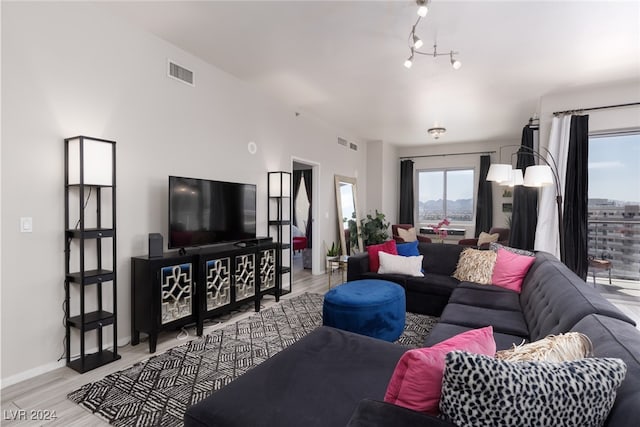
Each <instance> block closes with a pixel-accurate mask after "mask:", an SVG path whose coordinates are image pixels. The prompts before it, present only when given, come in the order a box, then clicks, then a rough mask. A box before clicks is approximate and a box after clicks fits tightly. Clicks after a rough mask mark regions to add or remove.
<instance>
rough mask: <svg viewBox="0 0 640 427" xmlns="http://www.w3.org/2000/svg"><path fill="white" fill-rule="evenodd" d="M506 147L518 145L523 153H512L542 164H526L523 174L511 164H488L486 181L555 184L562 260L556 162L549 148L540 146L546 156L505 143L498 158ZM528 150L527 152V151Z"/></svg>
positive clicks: (511, 183)
mask: <svg viewBox="0 0 640 427" xmlns="http://www.w3.org/2000/svg"><path fill="white" fill-rule="evenodd" d="M508 147H518V148H519V149H520V150H525V151H526V152H525V153H522V152H520V151H518V153H514V154H513V155H514V156H515V155H519V154H531V155H533V156H535V157H536V158H538V159H541V160H542V161H543V162H544V163H545V164H544V165H532V166H528V167H527V168H526V169H525V171H524V175H523V173H522V170H521V169H513V166H512V165H511V164H503V163H495V164H492V165H491V166H489V172H488V173H487V181H493V182H497V183H498V184H499V185H509V186H510V187H513V186H517V185H524V186H525V187H546V186H549V185H555V190H556V204H557V206H558V233H559V241H560V258H561V260H562V261H564V244H565V242H564V225H563V219H562V188H561V186H560V175H559V172H558V164H557V163H556V159H554V157H553V155H552V154H551V152H550V151H549V150H547V149H546V148H545V147H540V148H542V149H543V150H544V152H545V153H546V155H547V156H546V157H545V156H543V155H542V154H540V152H539V151H536V150H534V149H533V148H529V147H527V146H523V145H515V144H513V145H505V146H502V147H500V160H502V149H503V148H508ZM527 152H528V153H527Z"/></svg>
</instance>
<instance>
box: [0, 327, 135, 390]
mask: <svg viewBox="0 0 640 427" xmlns="http://www.w3.org/2000/svg"><path fill="white" fill-rule="evenodd" d="M129 341H130V337H125V338H121V339H119V340H118V346H123V345H126V344H128V343H129ZM109 347H110V344H106V346H105V348H109ZM97 351H98V347H94V348H90V349H87V351H86V352H87V353H95V352H97ZM78 356H79V354H77V355H73V356H72V359H73V358H75V357H78ZM66 364H67V361H66V359H63V360H60V361H57V362H51V363H47V364H44V365H41V366H37V367H35V368H32V369H28V370H26V371H23V372H19V373H17V374H15V375H11V376H9V377H7V378H2V379H0V390H2V389H4V388H6V387H9V386H12V385H14V384H18V383H21V382H22V381H26V380H29V379H31V378H34V377H37V376H39V375H43V374H46V373H48V372H51V371H55V370H56V369H59V368H62V367H65V366H66ZM73 372H75V371H73Z"/></svg>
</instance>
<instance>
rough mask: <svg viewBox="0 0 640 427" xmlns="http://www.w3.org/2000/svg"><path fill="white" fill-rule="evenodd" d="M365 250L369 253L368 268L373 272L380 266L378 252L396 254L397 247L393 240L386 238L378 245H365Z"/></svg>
mask: <svg viewBox="0 0 640 427" xmlns="http://www.w3.org/2000/svg"><path fill="white" fill-rule="evenodd" d="M367 252H368V253H369V270H370V271H371V272H373V273H377V272H378V269H379V268H380V257H379V256H378V252H386V253H388V254H391V255H398V248H397V247H396V241H395V240H387V241H386V242H384V243H380V244H379V245H371V246H367Z"/></svg>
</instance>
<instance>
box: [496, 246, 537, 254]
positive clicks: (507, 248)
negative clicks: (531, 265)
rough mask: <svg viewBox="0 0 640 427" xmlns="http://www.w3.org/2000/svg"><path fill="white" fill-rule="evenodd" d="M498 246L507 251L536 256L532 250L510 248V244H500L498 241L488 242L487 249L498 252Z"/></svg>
mask: <svg viewBox="0 0 640 427" xmlns="http://www.w3.org/2000/svg"><path fill="white" fill-rule="evenodd" d="M500 248H502V249H504V250H505V251H509V252H512V253H514V254H518V255H525V256H536V254H535V253H534V252H531V251H527V250H525V249H518V248H512V247H510V246H504V245H501V244H500V243H489V249H491V250H492V251H494V252H498V249H500Z"/></svg>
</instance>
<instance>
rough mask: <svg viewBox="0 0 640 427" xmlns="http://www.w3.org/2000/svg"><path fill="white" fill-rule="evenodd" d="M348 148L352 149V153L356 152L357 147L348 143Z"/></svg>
mask: <svg viewBox="0 0 640 427" xmlns="http://www.w3.org/2000/svg"><path fill="white" fill-rule="evenodd" d="M349 148H350V149H352V150H353V151H358V146H357V145H356V144H354V143H353V142H350V143H349Z"/></svg>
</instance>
